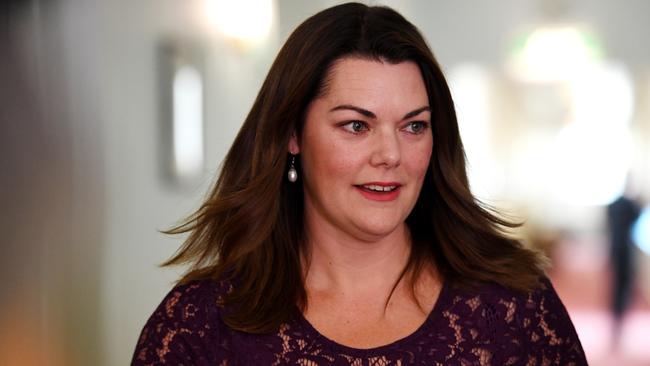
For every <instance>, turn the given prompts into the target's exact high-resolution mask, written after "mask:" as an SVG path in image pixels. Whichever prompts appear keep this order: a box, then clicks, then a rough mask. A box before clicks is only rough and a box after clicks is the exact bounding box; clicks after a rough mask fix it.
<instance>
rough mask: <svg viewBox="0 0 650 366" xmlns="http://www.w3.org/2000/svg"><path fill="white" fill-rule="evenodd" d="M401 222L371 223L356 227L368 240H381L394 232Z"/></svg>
mask: <svg viewBox="0 0 650 366" xmlns="http://www.w3.org/2000/svg"><path fill="white" fill-rule="evenodd" d="M402 223H403V222H396V223H391V224H387V223H386V221H384V222H372V223H368V222H366V223H363V224H361V225H358V228H359V229H360V231H361V232H362V233H364V234H365V235H366V236H367V237H368V238H371V239H374V240H376V239H381V238H383V237H385V236H388V235H390V234H392V233H393V232H395V230H397V229H398V228H399V226H400V224H402Z"/></svg>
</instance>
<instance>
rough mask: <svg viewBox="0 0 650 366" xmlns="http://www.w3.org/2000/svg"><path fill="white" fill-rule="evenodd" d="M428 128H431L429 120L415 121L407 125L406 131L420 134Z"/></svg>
mask: <svg viewBox="0 0 650 366" xmlns="http://www.w3.org/2000/svg"><path fill="white" fill-rule="evenodd" d="M427 128H429V123H428V122H425V121H413V122H409V123H408V124H407V125H406V127H405V130H406V132H409V133H412V134H415V135H419V134H421V133H423V132H424V130H426V129H427Z"/></svg>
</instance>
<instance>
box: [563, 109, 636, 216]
mask: <svg viewBox="0 0 650 366" xmlns="http://www.w3.org/2000/svg"><path fill="white" fill-rule="evenodd" d="M622 127H623V126H617V125H615V124H610V125H603V124H600V125H598V124H593V123H589V122H588V121H583V122H574V123H570V124H568V125H567V126H566V127H565V128H564V129H562V131H561V132H560V134H559V135H558V138H557V140H556V143H555V149H554V151H555V156H554V164H553V165H554V166H555V167H556V170H555V179H554V180H555V188H554V190H553V191H554V192H555V193H556V194H557V195H558V196H559V198H561V199H563V200H565V201H566V202H570V203H574V204H583V205H605V204H608V203H610V202H612V201H613V200H615V199H616V198H617V197H619V196H620V195H621V194H622V193H623V191H624V188H625V178H626V175H627V172H628V168H629V156H630V147H631V146H630V145H631V138H630V135H629V133H628V131H627V130H626V129H625V128H622Z"/></svg>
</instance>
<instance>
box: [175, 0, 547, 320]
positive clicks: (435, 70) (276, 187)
mask: <svg viewBox="0 0 650 366" xmlns="http://www.w3.org/2000/svg"><path fill="white" fill-rule="evenodd" d="M348 56H351V57H360V58H364V59H370V60H378V61H379V60H382V61H385V62H390V63H399V62H403V61H411V62H414V63H416V64H417V65H418V66H419V68H420V71H421V73H422V77H423V80H424V83H425V85H426V90H427V93H428V97H429V105H430V107H431V111H432V132H433V139H434V144H433V153H432V156H431V161H430V165H429V168H428V170H427V173H426V177H425V180H424V184H423V187H422V191H421V193H420V195H419V198H418V201H417V202H416V205H415V207H414V209H413V211H412V212H411V213H410V215H409V216H408V218H407V220H406V223H407V225H408V227H409V229H410V232H411V235H412V240H413V244H412V250H411V255H410V258H409V260H408V263H407V265H406V267H405V269H404V271H403V272H402V276H403V275H404V274H405V273H410V274H412V275H410V276H409V277H410V278H417V275H418V274H419V273H420V271H421V270H422V268H423V265H424V264H425V263H426V262H427V261H431V263H432V264H433V265H435V267H436V269H437V271H438V272H439V273H440V274H441V275H442V276H443V278H444V280H445V281H450V282H452V283H456V284H461V285H462V284H465V285H472V284H477V283H481V282H496V283H499V284H501V285H503V286H506V287H509V288H511V289H515V290H522V291H524V290H528V289H531V288H532V287H533V286H535V284H536V283H537V281H538V278H539V276H540V275H541V274H542V273H543V267H542V261H541V260H540V257H539V256H538V255H537V254H536V253H534V252H532V251H529V250H527V249H524V248H523V247H522V245H521V243H520V242H519V241H517V240H514V239H512V238H509V237H508V236H507V235H506V233H505V231H504V228H511V227H515V226H517V224H512V223H510V222H508V221H506V220H503V219H501V218H499V217H498V216H497V215H495V214H494V213H492V212H491V210H489V209H486V208H485V207H484V206H482V205H481V204H480V203H479V202H478V201H477V200H476V199H475V198H474V197H473V196H472V194H471V192H470V189H469V184H468V181H467V174H466V170H465V155H464V151H463V146H462V143H461V139H460V134H459V131H458V123H457V121H456V114H455V111H454V104H453V101H452V98H451V94H450V92H449V88H448V86H447V83H446V80H445V78H444V75H443V73H442V71H441V69H440V67H439V66H438V64H437V62H436V60H435V58H434V56H433V54H432V52H431V50H430V49H429V47H428V46H427V44H426V42H425V40H424V38H423V37H422V35H421V34H420V32H419V31H418V30H417V28H416V27H415V26H414V25H412V24H411V23H409V22H408V21H407V20H406V19H404V18H403V17H402V16H401V15H400V14H398V13H397V12H395V11H394V10H392V9H389V8H386V7H375V6H373V7H369V6H366V5H363V4H358V3H347V4H343V5H338V6H334V7H332V8H329V9H326V10H324V11H321V12H320V13H318V14H316V15H314V16H312V17H310V18H309V19H307V20H306V21H305V22H303V23H302V24H301V25H300V26H298V28H297V29H296V30H295V31H294V32H293V33H292V34H291V35H290V36H289V38H288V39H287V41H286V43H285V44H284V46H283V47H282V49H281V50H280V52H279V54H278V56H277V58H276V59H275V61H274V62H273V65H272V66H271V70H270V71H269V73H268V75H267V77H266V79H265V81H264V83H263V85H262V88H261V90H260V92H259V94H258V96H257V98H256V100H255V103H254V104H253V107H252V108H251V111H250V113H249V114H248V116H247V117H246V120H245V121H244V124H243V126H242V127H241V129H240V131H239V133H238V134H237V137H236V138H235V141H234V143H233V145H232V147H231V148H230V150H229V152H228V154H227V155H226V158H225V160H224V162H223V165H222V169H221V173H220V176H219V178H218V179H217V181H216V184H215V186H214V188H213V189H212V191H211V193H210V194H209V196H208V198H207V199H206V200H205V202H204V203H203V204H202V205H201V207H200V208H199V209H198V210H197V211H196V212H195V213H194V214H193V215H191V216H190V217H189V218H187V219H186V220H185V221H184V222H183V223H181V224H180V225H179V226H177V227H175V228H172V229H171V230H169V231H167V233H170V234H179V233H189V236H188V238H187V239H186V241H185V243H184V244H183V246H182V247H181V248H180V249H179V251H178V252H177V253H176V254H175V255H174V256H173V257H172V258H171V259H169V260H168V261H167V262H165V263H164V264H163V265H172V264H184V263H189V264H190V268H189V270H188V271H187V272H186V273H185V275H184V276H183V277H182V279H181V281H180V282H182V283H184V282H188V281H191V280H195V279H204V278H215V279H229V280H231V281H232V283H233V286H232V291H230V292H229V294H228V295H227V296H226V297H225V298H224V299H223V302H224V304H225V305H232V306H230V307H229V311H228V312H226V313H225V314H224V321H225V322H226V324H228V325H229V326H230V327H231V328H233V329H238V330H241V331H245V332H250V333H262V332H270V331H273V330H274V329H277V327H278V326H279V325H280V324H281V323H282V322H284V321H287V320H289V319H290V318H291V317H292V316H294V315H295V311H296V305H298V308H302V309H304V307H305V306H306V305H307V296H306V292H305V288H304V282H303V280H304V279H303V271H302V268H301V253H303V251H304V239H305V231H304V230H305V228H304V225H303V209H304V202H303V187H302V183H301V180H299V181H298V182H296V183H291V182H289V181H288V180H287V178H286V171H287V165H288V162H289V154H288V143H289V139H290V136H291V134H292V133H297V134H298V135H299V134H300V133H301V131H302V126H303V123H304V117H305V111H306V109H307V105H308V104H309V103H310V102H311V101H312V100H313V99H314V98H315V97H317V96H318V95H319V93H322V92H323V89H324V84H325V80H326V79H327V73H328V70H329V69H330V67H331V65H332V64H333V62H335V61H336V60H338V59H340V58H342V57H348ZM296 162H297V163H299V161H296ZM298 169H299V167H298Z"/></svg>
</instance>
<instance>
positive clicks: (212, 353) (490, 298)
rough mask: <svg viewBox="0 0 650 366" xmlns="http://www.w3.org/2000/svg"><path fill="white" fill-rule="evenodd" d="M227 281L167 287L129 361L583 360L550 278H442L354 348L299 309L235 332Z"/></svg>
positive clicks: (381, 365)
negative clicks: (519, 282) (385, 334)
mask: <svg viewBox="0 0 650 366" xmlns="http://www.w3.org/2000/svg"><path fill="white" fill-rule="evenodd" d="M229 288H230V287H229V285H228V284H226V283H224V282H216V281H210V280H204V281H196V282H192V283H189V284H187V285H182V286H178V287H176V288H174V289H173V290H172V291H171V292H170V293H169V294H168V295H167V296H166V297H165V299H164V300H163V301H162V303H161V304H160V306H159V307H158V308H157V309H156V310H155V311H154V313H153V315H151V318H150V319H149V321H148V322H147V324H146V325H145V326H144V329H143V330H142V334H141V335H140V339H139V340H138V343H137V346H136V349H135V353H134V355H133V361H132V365H220V366H225V365H305V366H317V365H318V366H320V365H345V366H357V365H358V366H362V365H368V366H372V365H377V366H388V365H391V366H392V365H396V366H397V365H586V364H587V362H586V360H585V355H584V352H583V350H582V346H581V345H580V341H579V339H578V336H577V335H576V332H575V329H574V327H573V324H572V323H571V320H570V319H569V316H568V314H567V311H566V309H565V307H564V305H563V304H562V302H561V301H560V299H559V298H558V296H557V294H556V292H555V290H554V289H553V286H552V285H551V283H550V281H548V280H547V279H544V280H543V281H542V283H541V285H540V287H539V288H538V289H537V290H536V291H534V292H531V293H529V294H527V295H526V294H519V293H515V292H512V291H509V290H507V289H505V288H503V287H500V286H497V285H485V286H483V287H482V288H481V289H479V290H476V291H466V290H461V289H457V288H454V287H452V286H449V285H447V284H445V285H444V286H443V288H442V290H441V292H440V296H439V298H438V300H437V302H436V304H435V306H434V308H433V310H432V311H431V313H430V314H429V316H428V318H427V319H426V321H425V322H424V323H423V324H422V325H421V326H420V327H419V328H418V330H416V331H415V332H414V333H412V334H411V335H409V336H407V337H406V338H402V339H400V340H397V341H395V342H393V343H390V344H387V345H385V346H381V347H376V348H371V349H355V348H351V347H347V346H344V345H342V344H338V343H336V342H334V341H332V340H330V339H328V338H326V337H325V336H323V335H321V334H320V333H319V332H318V331H317V330H316V329H314V328H313V327H312V326H311V325H310V324H309V322H308V321H307V320H306V319H305V318H304V317H299V318H298V319H297V320H295V321H293V322H289V323H285V324H283V325H282V326H280V328H279V329H278V331H277V332H275V333H273V334H265V335H253V334H248V333H243V332H239V331H234V330H232V329H230V328H229V327H228V326H226V325H225V324H224V323H223V322H222V320H221V317H220V314H221V312H222V311H223V309H222V308H221V307H220V306H219V305H217V303H218V302H219V298H220V297H221V296H223V295H224V294H225V293H226V292H227V291H228V289H229Z"/></svg>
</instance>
